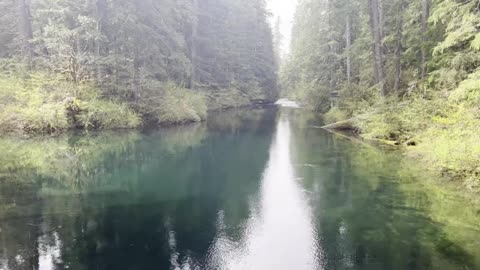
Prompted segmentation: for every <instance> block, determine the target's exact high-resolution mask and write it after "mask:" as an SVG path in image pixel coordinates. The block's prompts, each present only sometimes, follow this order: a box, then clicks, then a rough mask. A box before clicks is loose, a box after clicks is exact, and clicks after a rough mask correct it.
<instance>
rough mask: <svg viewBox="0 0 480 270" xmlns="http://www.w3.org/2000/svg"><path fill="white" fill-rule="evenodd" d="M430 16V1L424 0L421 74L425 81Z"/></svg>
mask: <svg viewBox="0 0 480 270" xmlns="http://www.w3.org/2000/svg"><path fill="white" fill-rule="evenodd" d="M429 16H430V1H429V0H422V26H421V27H422V29H421V30H422V45H421V46H422V50H421V54H422V56H421V61H422V62H421V66H420V74H421V79H422V80H423V79H425V73H426V61H427V49H426V48H425V41H426V34H427V23H428V17H429Z"/></svg>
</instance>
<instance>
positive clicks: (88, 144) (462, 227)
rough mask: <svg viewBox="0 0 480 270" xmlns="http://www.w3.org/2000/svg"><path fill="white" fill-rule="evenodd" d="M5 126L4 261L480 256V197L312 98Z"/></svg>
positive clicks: (288, 265)
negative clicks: (54, 125) (65, 125)
mask: <svg viewBox="0 0 480 270" xmlns="http://www.w3.org/2000/svg"><path fill="white" fill-rule="evenodd" d="M209 119H210V120H209V121H208V123H203V124H200V125H190V126H184V127H178V128H170V129H161V130H150V131H148V132H145V133H138V132H101V133H90V134H71V135H68V136H63V137H58V138H39V139H34V140H18V139H13V138H10V139H9V138H3V139H0V269H2V270H4V269H5V270H10V269H20V270H22V269H42V270H45V269H67V268H68V269H79V270H82V269H114V270H117V269H329V270H330V269H369V270H370V269H373V270H375V269H408V270H410V269H441V270H447V269H480V228H479V227H480V215H479V213H480V211H479V208H478V206H477V205H469V201H468V200H466V199H465V198H463V197H461V196H460V195H459V194H458V193H456V192H454V191H452V190H450V189H448V188H445V187H442V186H440V185H438V184H437V183H436V182H435V181H433V180H429V179H430V178H429V177H428V176H426V175H425V174H424V172H422V170H421V169H420V168H418V165H416V164H412V162H410V161H408V159H406V158H403V157H402V155H401V154H399V153H398V152H395V151H392V150H389V149H378V148H373V147H369V146H366V145H363V144H356V143H354V142H352V141H350V140H348V139H345V138H342V137H338V136H335V135H332V134H329V133H327V132H324V131H322V130H319V129H315V128H311V126H316V125H320V124H317V123H318V121H317V119H316V118H315V117H314V116H312V115H310V114H308V113H306V112H304V111H301V110H300V111H299V110H297V111H292V110H282V112H280V113H278V112H277V111H276V110H275V109H268V110H261V109H249V110H237V111H235V110H234V111H228V112H221V113H217V114H215V115H212V116H211V117H210V118H209Z"/></svg>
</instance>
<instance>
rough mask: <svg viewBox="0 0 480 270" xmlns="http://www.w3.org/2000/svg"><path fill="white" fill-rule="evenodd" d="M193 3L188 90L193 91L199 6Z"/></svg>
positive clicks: (195, 78)
mask: <svg viewBox="0 0 480 270" xmlns="http://www.w3.org/2000/svg"><path fill="white" fill-rule="evenodd" d="M192 1H193V13H194V16H193V20H192V36H191V38H190V39H191V40H190V54H191V56H190V57H191V61H192V63H191V65H192V67H191V71H190V73H191V74H190V89H193V90H195V88H196V87H195V85H196V82H197V46H196V42H195V41H196V39H197V31H198V20H199V18H198V16H199V6H198V2H197V0H192Z"/></svg>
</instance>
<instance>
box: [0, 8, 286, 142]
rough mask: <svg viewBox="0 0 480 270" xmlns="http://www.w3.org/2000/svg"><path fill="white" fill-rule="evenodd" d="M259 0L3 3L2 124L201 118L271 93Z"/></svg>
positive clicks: (44, 126) (92, 125)
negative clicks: (208, 113)
mask: <svg viewBox="0 0 480 270" xmlns="http://www.w3.org/2000/svg"><path fill="white" fill-rule="evenodd" d="M268 16H269V15H268V12H267V10H266V3H265V1H264V0H248V1H240V0H210V1H201V0H193V1H191V0H141V1H137V0H120V1H113V0H75V1H74V0H3V1H1V2H0V85H1V87H0V130H1V131H2V133H10V132H21V133H30V134H32V133H33V134H39V133H56V132H60V131H63V130H67V129H71V128H81V129H100V128H101V129H107V128H131V127H137V126H140V125H146V124H152V123H154V124H155V123H156V124H165V123H167V124H168V123H182V122H190V121H200V120H203V119H205V117H206V112H207V110H216V109H222V108H228V107H235V106H242V105H247V104H251V103H259V102H260V103H263V102H269V101H272V100H274V99H275V97H276V95H277V94H276V89H277V82H276V77H277V74H276V72H277V71H276V69H277V66H278V63H277V62H276V58H275V55H274V49H273V37H272V30H271V27H270V25H269V23H268Z"/></svg>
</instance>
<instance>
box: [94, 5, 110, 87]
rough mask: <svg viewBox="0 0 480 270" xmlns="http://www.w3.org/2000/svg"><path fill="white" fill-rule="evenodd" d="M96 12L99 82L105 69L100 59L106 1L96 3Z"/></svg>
mask: <svg viewBox="0 0 480 270" xmlns="http://www.w3.org/2000/svg"><path fill="white" fill-rule="evenodd" d="M95 10H96V16H97V35H98V37H97V38H96V39H95V58H97V61H96V63H95V68H96V77H97V80H98V81H101V80H102V78H103V69H102V65H101V63H100V62H101V61H100V58H101V56H102V44H101V36H102V35H103V26H104V25H105V19H106V18H107V2H106V0H97V1H96V3H95Z"/></svg>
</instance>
